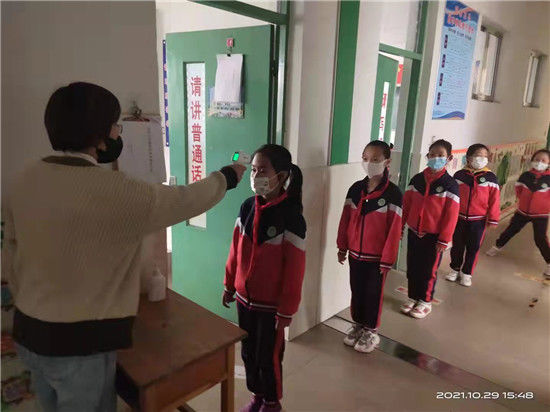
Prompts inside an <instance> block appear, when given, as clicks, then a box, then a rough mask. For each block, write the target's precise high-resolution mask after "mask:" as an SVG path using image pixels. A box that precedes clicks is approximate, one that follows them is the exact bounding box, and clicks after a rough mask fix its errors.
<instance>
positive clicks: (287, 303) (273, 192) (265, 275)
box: [223, 145, 306, 412]
mask: <svg viewBox="0 0 550 412" xmlns="http://www.w3.org/2000/svg"><path fill="white" fill-rule="evenodd" d="M250 179H251V186H252V190H253V191H254V192H255V193H256V196H254V197H251V198H249V199H247V200H245V202H244V203H243V204H242V206H241V210H240V213H239V217H238V218H237V224H236V226H235V231H234V234H233V243H232V244H231V250H230V252H229V258H228V259H227V265H226V271H225V281H224V285H225V291H224V294H223V304H224V306H226V307H229V306H228V305H229V303H230V302H233V301H234V300H235V297H234V296H235V294H236V299H237V310H238V315H239V326H240V327H241V328H242V329H244V330H245V331H246V332H247V333H248V337H247V338H246V339H245V340H244V341H243V342H242V358H243V361H244V365H245V369H246V383H247V386H248V389H249V390H250V391H251V392H252V393H253V397H252V399H251V401H250V403H249V404H248V405H247V406H245V407H244V408H243V409H241V411H244V412H257V411H261V412H268V411H280V410H281V404H280V402H279V400H280V399H281V398H282V360H283V351H284V328H285V327H286V326H288V325H290V322H291V320H292V315H294V313H296V311H297V310H298V305H299V303H300V299H301V291H302V281H303V278H304V270H305V236H306V222H305V220H304V218H303V216H302V201H301V193H302V173H301V171H300V169H299V168H298V166H296V165H294V164H292V159H291V155H290V153H289V152H288V150H287V149H285V148H284V147H282V146H278V145H265V146H262V147H261V148H260V149H258V150H257V151H256V153H255V154H254V157H253V161H252V172H251V176H250ZM287 180H288V181H289V184H288V187H287V189H286V190H285V189H284V185H285V183H286V182H287Z"/></svg>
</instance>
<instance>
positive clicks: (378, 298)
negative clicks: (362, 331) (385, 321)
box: [349, 257, 387, 329]
mask: <svg viewBox="0 0 550 412" xmlns="http://www.w3.org/2000/svg"><path fill="white" fill-rule="evenodd" d="M349 266H350V286H351V306H350V310H351V318H352V319H353V321H354V322H355V323H357V324H359V325H361V326H363V327H366V328H369V329H376V328H378V326H379V325H380V315H381V314H382V301H383V299H384V282H385V281H386V276H387V275H382V274H381V273H380V262H364V261H361V260H357V259H354V258H352V257H350V258H349Z"/></svg>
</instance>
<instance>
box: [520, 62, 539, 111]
mask: <svg viewBox="0 0 550 412" xmlns="http://www.w3.org/2000/svg"><path fill="white" fill-rule="evenodd" d="M539 60H540V56H539V55H537V54H535V53H533V52H532V53H531V55H530V56H529V68H528V69H527V79H526V82H525V92H524V95H523V105H524V106H534V105H535V99H534V97H535V87H536V81H537V70H538V67H539Z"/></svg>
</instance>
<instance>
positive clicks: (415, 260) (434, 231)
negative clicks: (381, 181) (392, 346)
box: [401, 140, 460, 319]
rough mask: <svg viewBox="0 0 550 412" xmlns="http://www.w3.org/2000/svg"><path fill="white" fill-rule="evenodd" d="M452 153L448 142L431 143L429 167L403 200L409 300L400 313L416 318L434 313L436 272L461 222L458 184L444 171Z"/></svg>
mask: <svg viewBox="0 0 550 412" xmlns="http://www.w3.org/2000/svg"><path fill="white" fill-rule="evenodd" d="M451 152H452V145H451V143H449V142H447V141H445V140H437V141H435V142H434V143H432V145H431V146H430V150H429V153H428V167H427V168H426V169H425V170H424V171H423V172H421V173H419V174H417V175H416V176H414V177H413V178H412V179H411V182H410V184H409V187H408V188H407V191H406V192H405V196H404V197H403V222H404V223H406V224H407V226H409V232H408V236H407V241H408V243H407V279H408V283H409V292H408V294H409V299H408V300H407V302H405V303H404V304H403V305H401V311H402V312H403V313H405V314H409V315H410V316H412V317H414V318H417V319H420V318H424V317H426V316H427V315H428V314H429V313H430V312H431V311H432V304H431V302H432V299H433V295H434V289H435V283H436V280H437V269H438V267H439V265H440V263H441V257H442V255H443V251H444V250H445V249H446V248H447V246H448V244H449V242H450V241H451V239H452V237H453V233H454V230H455V226H456V222H457V219H458V210H459V205H460V199H459V197H458V183H456V180H454V179H453V178H452V177H451V176H450V175H449V174H448V173H447V171H446V170H445V166H446V165H447V163H448V162H449V161H450V160H451V159H452V157H453V156H452V154H451Z"/></svg>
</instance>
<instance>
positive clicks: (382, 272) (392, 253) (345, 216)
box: [336, 140, 403, 353]
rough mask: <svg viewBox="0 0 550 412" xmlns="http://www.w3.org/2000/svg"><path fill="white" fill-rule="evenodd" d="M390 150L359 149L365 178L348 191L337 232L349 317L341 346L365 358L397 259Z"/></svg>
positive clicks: (378, 146)
mask: <svg viewBox="0 0 550 412" xmlns="http://www.w3.org/2000/svg"><path fill="white" fill-rule="evenodd" d="M390 156H391V146H390V145H388V144H387V143H385V142H383V141H380V140H373V141H371V142H370V143H369V144H367V146H366V147H365V149H364V150H363V168H364V170H365V174H366V176H365V177H364V178H363V179H362V180H359V181H358V182H355V183H354V184H353V185H352V186H351V187H350V188H349V190H348V194H347V196H346V201H345V203H344V209H343V210H342V216H341V218H340V226H339V228H338V238H337V241H336V243H337V246H338V262H339V263H341V264H344V261H345V260H346V259H347V258H348V257H349V268H350V286H351V308H350V309H351V317H352V319H353V322H354V325H353V326H352V328H351V329H350V330H349V331H348V333H347V335H346V337H345V339H344V344H345V345H347V346H351V347H353V348H354V349H355V350H356V351H357V352H362V353H370V352H372V351H373V350H374V349H375V348H376V346H377V345H378V344H379V343H380V337H379V336H378V327H379V326H380V317H381V315H382V301H383V299H384V283H385V281H386V276H387V274H388V271H389V270H390V269H391V267H392V266H393V264H394V263H395V261H396V259H397V251H398V249H399V240H400V237H401V204H402V197H403V196H402V194H401V191H400V190H399V188H398V187H397V186H396V185H395V184H393V183H392V182H390V178H389V165H390V162H391V159H390Z"/></svg>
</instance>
